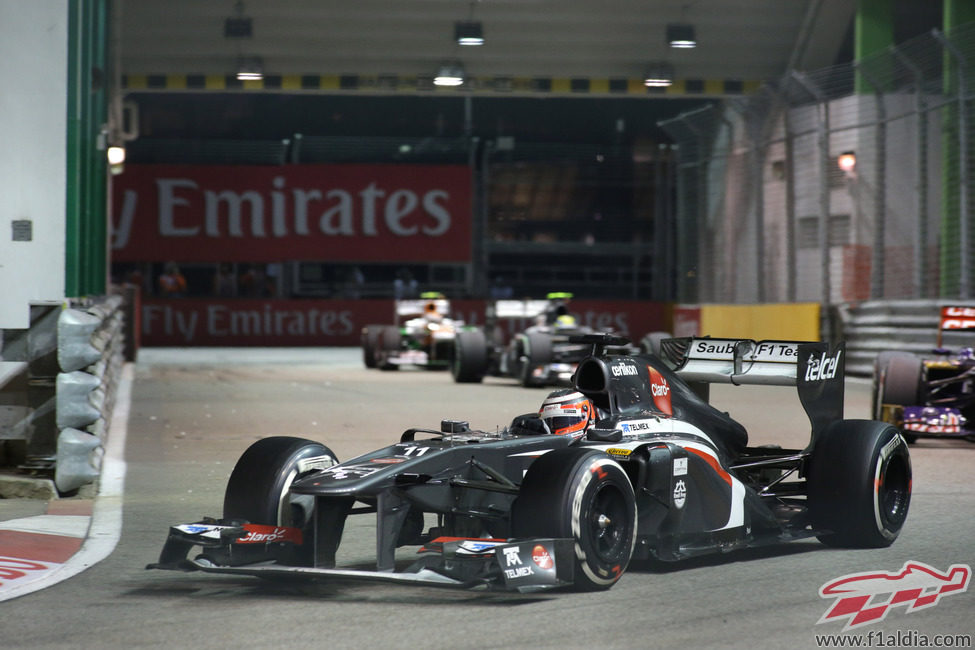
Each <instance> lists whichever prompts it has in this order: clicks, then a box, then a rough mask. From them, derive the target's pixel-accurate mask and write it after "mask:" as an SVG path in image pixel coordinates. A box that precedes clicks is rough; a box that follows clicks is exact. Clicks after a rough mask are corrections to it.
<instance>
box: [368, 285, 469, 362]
mask: <svg viewBox="0 0 975 650" xmlns="http://www.w3.org/2000/svg"><path fill="white" fill-rule="evenodd" d="M395 305H396V324H395V325H366V326H365V327H363V328H362V337H361V339H362V359H363V362H364V363H365V364H366V367H367V368H380V369H382V370H397V369H399V367H400V366H405V365H410V366H423V367H426V368H440V369H446V368H447V367H448V364H449V363H450V360H451V358H452V357H453V351H454V336H455V335H456V333H457V330H458V329H459V328H460V327H461V326H463V324H464V322H463V321H459V320H455V319H453V318H450V317H449V314H450V302H449V301H448V300H447V299H446V298H444V297H443V295H442V294H440V293H436V292H429V293H424V294H423V295H421V296H420V299H419V300H397V301H396V303H395Z"/></svg>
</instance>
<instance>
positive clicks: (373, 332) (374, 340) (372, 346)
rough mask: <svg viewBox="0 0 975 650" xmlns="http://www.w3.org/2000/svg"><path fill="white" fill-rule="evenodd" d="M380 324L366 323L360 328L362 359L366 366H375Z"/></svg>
mask: <svg viewBox="0 0 975 650" xmlns="http://www.w3.org/2000/svg"><path fill="white" fill-rule="evenodd" d="M381 327H382V325H366V326H365V327H363V328H362V361H363V363H365V364H366V368H375V367H376V348H377V347H379V330H380V328H381Z"/></svg>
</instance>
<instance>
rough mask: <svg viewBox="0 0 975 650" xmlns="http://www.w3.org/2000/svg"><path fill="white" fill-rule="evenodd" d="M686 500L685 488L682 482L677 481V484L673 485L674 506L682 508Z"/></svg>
mask: <svg viewBox="0 0 975 650" xmlns="http://www.w3.org/2000/svg"><path fill="white" fill-rule="evenodd" d="M686 500H687V486H685V485H684V481H677V484H676V485H674V505H675V506H677V507H678V508H683V507H684V502H685V501H686Z"/></svg>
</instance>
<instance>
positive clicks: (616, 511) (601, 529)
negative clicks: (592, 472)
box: [588, 485, 629, 562]
mask: <svg viewBox="0 0 975 650" xmlns="http://www.w3.org/2000/svg"><path fill="white" fill-rule="evenodd" d="M588 520H589V527H588V530H589V537H590V540H589V541H590V544H591V548H592V550H593V552H594V553H595V555H596V557H598V558H599V559H600V560H602V561H604V562H616V561H618V560H619V558H620V557H622V555H623V554H624V551H625V548H626V547H627V545H628V543H629V540H628V539H627V535H626V529H627V523H626V522H627V509H626V499H625V498H624V497H623V494H622V492H620V490H619V488H617V487H615V486H612V485H604V486H602V487H601V488H600V489H599V491H598V492H597V493H596V494H595V495H594V496H593V500H592V508H591V510H590V512H589V517H588Z"/></svg>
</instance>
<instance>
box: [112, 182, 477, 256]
mask: <svg viewBox="0 0 975 650" xmlns="http://www.w3.org/2000/svg"><path fill="white" fill-rule="evenodd" d="M112 201H113V211H112V214H113V215H114V219H113V224H112V226H113V227H112V260H113V261H116V262H164V261H174V262H277V261H282V260H329V261H355V262H371V261H382V262H411V261H412V262H467V261H469V260H470V256H471V226H470V222H471V218H470V215H471V179H470V170H469V169H468V168H467V167H464V166H462V165H282V166H257V165H254V166H250V165H248V166H243V165H239V166H236V165H235V166H219V165H211V166H205V165H126V167H125V172H124V173H122V174H121V175H119V176H116V177H114V179H113V182H112Z"/></svg>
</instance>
